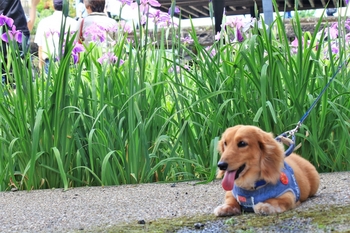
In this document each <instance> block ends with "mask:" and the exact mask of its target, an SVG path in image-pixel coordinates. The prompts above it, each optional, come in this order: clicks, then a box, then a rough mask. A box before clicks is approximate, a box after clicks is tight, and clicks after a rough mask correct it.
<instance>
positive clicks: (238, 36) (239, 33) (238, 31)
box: [236, 28, 244, 42]
mask: <svg viewBox="0 0 350 233" xmlns="http://www.w3.org/2000/svg"><path fill="white" fill-rule="evenodd" d="M236 32H237V33H236V36H237V41H238V42H242V41H243V40H244V38H243V35H242V32H241V30H239V29H238V28H237V30H236Z"/></svg>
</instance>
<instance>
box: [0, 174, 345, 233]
mask: <svg viewBox="0 0 350 233" xmlns="http://www.w3.org/2000/svg"><path fill="white" fill-rule="evenodd" d="M194 184H195V183H193V182H186V183H176V184H142V185H122V186H109V187H84V188H74V189H69V190H67V191H63V190H62V189H50V190H35V191H30V192H27V191H17V192H0V208H1V212H0V232H69V231H83V230H86V231H89V230H93V229H96V227H98V226H101V227H103V228H104V227H105V228H106V229H107V228H108V227H111V226H113V225H116V224H120V223H127V222H135V223H136V222H137V221H140V220H144V221H145V222H148V221H152V220H156V219H159V218H169V217H170V218H171V217H180V216H194V215H198V214H212V213H213V210H214V208H215V207H216V206H218V205H219V204H222V202H223V196H224V191H223V189H222V188H221V185H220V181H215V182H212V183H210V184H205V185H194ZM349 185H350V173H349V172H339V173H323V174H321V185H320V188H319V191H318V193H317V194H316V196H315V197H314V198H311V199H309V200H307V201H306V202H304V203H303V204H302V205H301V206H299V207H298V210H300V211H302V210H304V209H305V210H306V209H308V208H310V207H312V206H314V205H349V204H350V188H349Z"/></svg>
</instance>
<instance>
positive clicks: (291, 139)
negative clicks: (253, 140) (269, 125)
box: [276, 121, 302, 157]
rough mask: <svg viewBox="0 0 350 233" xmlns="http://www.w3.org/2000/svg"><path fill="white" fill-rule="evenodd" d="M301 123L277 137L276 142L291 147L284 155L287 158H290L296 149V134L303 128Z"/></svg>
mask: <svg viewBox="0 0 350 233" xmlns="http://www.w3.org/2000/svg"><path fill="white" fill-rule="evenodd" d="M301 124H302V123H301V122H300V121H299V122H298V124H297V126H296V127H295V128H294V129H292V130H289V131H287V132H284V133H282V134H280V135H279V136H278V137H276V140H277V141H279V142H282V143H283V144H285V145H287V146H289V147H288V149H287V150H286V151H285V152H284V155H285V156H286V157H287V156H289V155H290V154H291V153H292V152H293V151H294V148H295V134H296V133H297V132H298V130H299V128H300V127H301Z"/></svg>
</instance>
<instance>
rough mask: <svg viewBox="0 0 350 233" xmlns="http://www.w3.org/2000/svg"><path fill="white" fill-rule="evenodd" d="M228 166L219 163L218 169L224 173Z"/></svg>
mask: <svg viewBox="0 0 350 233" xmlns="http://www.w3.org/2000/svg"><path fill="white" fill-rule="evenodd" d="M227 166H228V164H227V163H226V162H219V163H218V167H219V169H220V170H223V171H225V170H226V169H227Z"/></svg>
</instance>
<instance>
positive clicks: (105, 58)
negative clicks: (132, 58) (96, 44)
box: [97, 52, 124, 65]
mask: <svg viewBox="0 0 350 233" xmlns="http://www.w3.org/2000/svg"><path fill="white" fill-rule="evenodd" d="M97 61H98V63H100V64H101V65H102V64H104V63H107V64H115V63H116V62H117V61H118V57H116V56H115V55H114V54H113V53H111V52H107V53H105V54H103V55H102V57H100V58H99V59H97ZM123 64H124V61H123V60H122V59H120V61H119V65H123Z"/></svg>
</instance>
